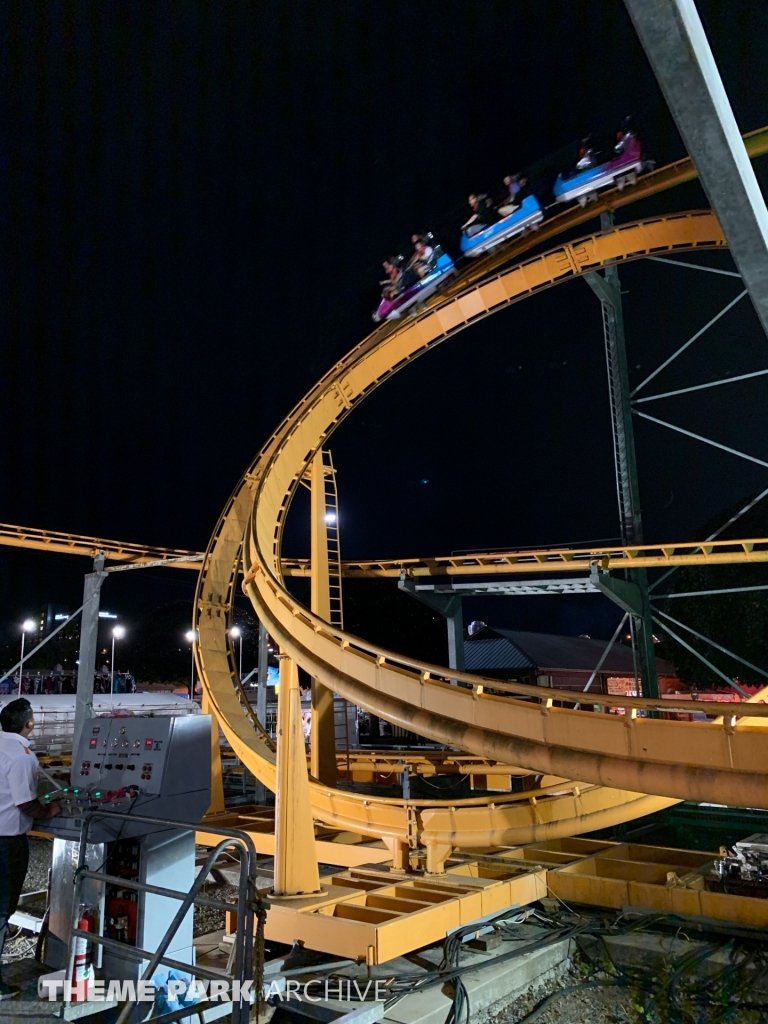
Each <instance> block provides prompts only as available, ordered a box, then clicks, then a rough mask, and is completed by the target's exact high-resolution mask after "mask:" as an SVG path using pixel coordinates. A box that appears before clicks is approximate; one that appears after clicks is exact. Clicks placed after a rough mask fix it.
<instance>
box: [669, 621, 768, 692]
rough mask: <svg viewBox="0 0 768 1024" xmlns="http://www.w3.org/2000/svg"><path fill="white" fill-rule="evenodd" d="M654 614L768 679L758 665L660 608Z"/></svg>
mask: <svg viewBox="0 0 768 1024" xmlns="http://www.w3.org/2000/svg"><path fill="white" fill-rule="evenodd" d="M656 613H657V614H658V615H661V616H662V617H663V618H665V619H668V620H669V621H670V622H674V624H675V625H676V626H680V628H681V629H685V630H687V631H688V632H689V633H691V634H692V635H693V636H695V637H696V639H697V640H703V641H704V643H705V644H709V646H710V647H714V648H715V650H716V651H721V652H722V653H723V654H727V655H728V657H729V658H733V660H734V661H738V662H740V663H741V664H742V665H746V667H747V668H751V669H752V671H753V672H757V674H758V675H759V676H763V677H764V678H765V679H768V672H766V671H765V669H762V668H760V666H759V665H753V664H752V662H751V661H747V659H746V658H742V657H741V656H740V655H738V654H734V653H733V651H729V650H728V648H727V647H723V645H722V644H718V643H716V642H715V641H714V640H710V638H709V637H708V636H704V634H703V633H698V632H697V631H696V630H695V629H693V628H692V627H691V626H686V624H685V623H684V622H680V620H679V619H673V618H672V616H671V615H668V614H667V613H666V612H663V611H661V609H660V608H657V609H656Z"/></svg>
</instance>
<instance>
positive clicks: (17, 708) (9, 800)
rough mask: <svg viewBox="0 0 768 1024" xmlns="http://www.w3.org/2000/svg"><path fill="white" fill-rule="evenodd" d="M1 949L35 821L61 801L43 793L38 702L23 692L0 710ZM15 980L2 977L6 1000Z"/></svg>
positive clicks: (0, 991) (57, 808) (0, 987)
mask: <svg viewBox="0 0 768 1024" xmlns="http://www.w3.org/2000/svg"><path fill="white" fill-rule="evenodd" d="M0 725H2V727H3V731H2V732H0V954H2V951H3V946H4V945H5V936H6V933H7V931H8V918H9V917H10V916H11V914H13V913H14V911H15V910H16V907H17V906H18V903H19V896H20V895H21V888H22V886H23V884H24V879H25V877H26V874H27V865H28V863H29V839H28V838H27V832H29V830H30V829H31V828H32V825H33V823H34V822H35V821H39V820H41V819H43V818H53V817H55V816H56V815H57V814H58V813H59V812H60V811H61V807H60V805H59V804H57V803H52V804H50V805H44V804H43V803H42V801H41V800H40V799H39V798H38V795H37V771H38V764H37V758H36V757H35V755H34V753H33V752H32V751H31V750H30V749H29V739H28V737H29V734H30V733H31V732H32V730H33V729H34V727H35V718H34V714H33V712H32V705H31V704H30V703H29V701H28V700H25V699H24V698H23V697H21V698H19V699H18V700H12V701H11V702H10V703H9V704H6V705H5V707H4V708H3V710H2V711H0ZM18 993H19V989H18V988H17V987H16V986H15V985H7V984H6V983H5V982H4V981H3V980H2V979H0V1000H1V999H11V998H12V997H13V996H16V995H18Z"/></svg>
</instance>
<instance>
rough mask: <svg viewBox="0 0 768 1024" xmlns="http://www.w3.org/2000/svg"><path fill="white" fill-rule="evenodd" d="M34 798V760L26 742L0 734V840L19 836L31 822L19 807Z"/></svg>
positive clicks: (23, 739)
mask: <svg viewBox="0 0 768 1024" xmlns="http://www.w3.org/2000/svg"><path fill="white" fill-rule="evenodd" d="M36 797H37V758H36V757H35V755H34V753H33V752H32V751H31V750H30V749H29V740H28V739H25V737H24V736H20V735H19V734H18V733H16V732H0V836H21V835H24V833H25V832H29V830H30V829H31V828H32V818H31V817H30V816H29V815H28V814H22V813H21V811H20V810H19V804H27V803H29V801H30V800H34V799H35V798H36Z"/></svg>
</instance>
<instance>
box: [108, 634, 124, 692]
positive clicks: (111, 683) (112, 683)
mask: <svg viewBox="0 0 768 1024" xmlns="http://www.w3.org/2000/svg"><path fill="white" fill-rule="evenodd" d="M124 636H125V628H124V627H123V626H115V628H114V629H113V630H112V661H111V662H110V665H109V667H110V669H111V670H112V674H111V676H110V680H109V692H110V693H114V692H115V640H122V639H123V637H124Z"/></svg>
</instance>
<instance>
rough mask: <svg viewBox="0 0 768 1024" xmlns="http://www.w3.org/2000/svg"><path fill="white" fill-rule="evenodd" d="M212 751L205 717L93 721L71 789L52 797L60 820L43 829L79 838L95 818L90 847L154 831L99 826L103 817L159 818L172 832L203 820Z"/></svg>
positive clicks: (141, 827) (87, 729) (113, 824)
mask: <svg viewBox="0 0 768 1024" xmlns="http://www.w3.org/2000/svg"><path fill="white" fill-rule="evenodd" d="M210 744H211V719H210V717H209V716H208V715H185V716H176V717H171V716H163V717H157V718H153V717H138V716H135V717H134V716H132V717H122V716H121V717H114V718H109V717H102V718H92V719H89V720H88V721H87V722H86V723H85V725H84V728H83V731H82V734H81V738H80V745H79V748H78V750H77V752H76V754H75V756H74V757H73V759H72V771H71V776H70V779H71V785H70V786H68V787H67V788H66V790H65V791H64V792H62V793H59V794H51V795H50V797H49V799H50V800H57V801H58V802H59V803H60V804H61V808H62V813H61V814H60V815H58V816H57V817H55V818H51V819H50V821H49V822H47V823H46V826H45V827H46V831H49V832H52V833H53V834H54V835H58V836H62V837H66V838H70V839H76V838H79V835H80V827H81V823H82V819H83V816H84V814H85V813H86V812H88V811H91V812H94V824H93V826H92V827H91V830H90V831H89V840H90V841H91V842H104V841H107V840H109V839H113V838H118V837H120V838H125V837H128V836H133V835H142V834H147V833H149V832H152V831H153V830H154V829H153V827H152V826H148V825H141V824H140V823H139V822H136V823H131V822H125V821H110V819H106V818H105V819H101V820H100V819H99V817H98V813H97V812H98V811H99V810H105V811H118V812H120V813H123V814H137V815H138V814H142V815H148V816H151V817H161V818H164V819H166V820H167V822H168V826H171V825H172V823H173V822H174V821H191V822H197V821H199V820H200V818H201V817H202V815H203V814H204V813H205V811H206V810H207V808H208V805H209V803H210V787H211V764H210ZM159 827H160V826H155V829H156V828H159Z"/></svg>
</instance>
